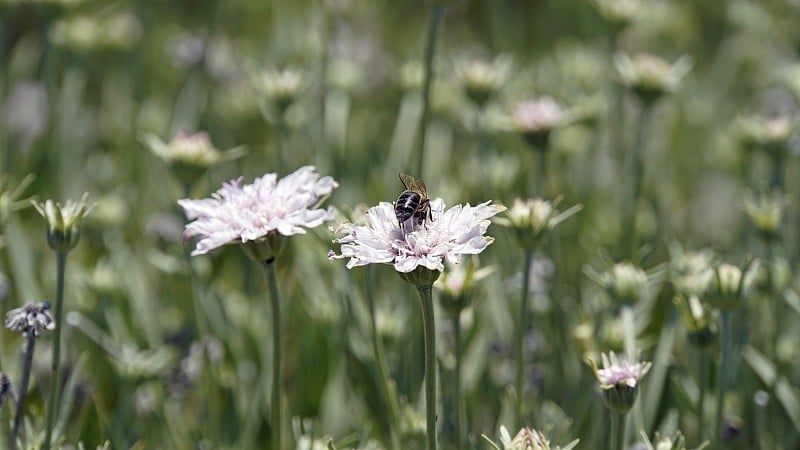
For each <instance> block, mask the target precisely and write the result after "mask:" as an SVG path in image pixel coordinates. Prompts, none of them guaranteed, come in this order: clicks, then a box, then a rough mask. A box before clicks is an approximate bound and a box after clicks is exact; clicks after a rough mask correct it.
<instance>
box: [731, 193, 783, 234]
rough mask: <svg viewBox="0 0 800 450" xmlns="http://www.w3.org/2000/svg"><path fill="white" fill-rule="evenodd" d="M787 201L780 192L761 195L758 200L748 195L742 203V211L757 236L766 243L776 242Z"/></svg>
mask: <svg viewBox="0 0 800 450" xmlns="http://www.w3.org/2000/svg"><path fill="white" fill-rule="evenodd" d="M786 203H787V199H786V197H784V196H783V195H782V194H781V193H780V192H773V193H772V194H770V195H766V194H763V195H761V196H759V197H758V198H756V197H753V196H752V195H749V196H747V197H745V198H744V201H743V202H742V209H744V212H745V214H746V215H747V217H748V218H749V219H750V221H751V222H752V223H753V226H755V228H756V230H757V231H758V234H759V235H760V236H761V237H762V238H763V239H764V240H765V241H767V242H770V241H773V240H776V239H778V238H779V237H780V234H781V224H782V221H783V214H784V210H785V209H786Z"/></svg>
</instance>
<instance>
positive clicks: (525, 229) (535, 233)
mask: <svg viewBox="0 0 800 450" xmlns="http://www.w3.org/2000/svg"><path fill="white" fill-rule="evenodd" d="M559 201H560V198H557V199H556V200H554V201H552V202H551V201H548V200H543V199H540V198H533V199H528V200H521V199H518V198H517V199H515V200H514V205H513V206H512V207H511V208H510V209H509V210H508V212H507V213H506V216H507V217H506V218H505V220H503V219H496V220H497V221H498V223H500V224H502V225H505V226H509V227H512V228H513V229H514V231H515V232H516V234H517V238H518V240H519V243H520V245H521V246H522V247H523V248H527V249H534V248H536V247H538V246H539V245H540V244H541V243H542V241H543V240H544V238H545V237H546V236H547V234H548V233H549V232H550V231H551V230H552V229H553V228H555V227H556V225H558V224H559V223H561V222H563V221H564V220H566V219H568V218H570V217H571V216H573V215H574V214H576V213H577V212H578V211H580V210H581V209H582V206H581V205H575V206H573V207H571V208H569V209H568V210H566V211H564V212H560V211H558V210H557V209H555V207H556V206H557V205H558V203H559Z"/></svg>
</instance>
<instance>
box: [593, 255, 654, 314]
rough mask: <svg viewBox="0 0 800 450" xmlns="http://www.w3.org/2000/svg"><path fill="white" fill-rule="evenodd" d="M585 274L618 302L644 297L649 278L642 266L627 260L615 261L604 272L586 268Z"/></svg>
mask: <svg viewBox="0 0 800 450" xmlns="http://www.w3.org/2000/svg"><path fill="white" fill-rule="evenodd" d="M586 274H587V275H588V276H589V277H590V278H592V279H593V280H594V281H595V282H596V283H597V284H599V285H600V286H601V287H602V288H603V289H605V290H606V291H607V292H608V294H609V295H610V296H611V297H612V298H613V299H614V300H615V301H616V302H618V303H620V304H630V303H634V302H636V301H637V300H639V299H641V298H642V297H644V296H645V295H646V294H647V292H648V289H649V283H650V279H649V277H648V275H647V272H645V271H644V270H643V269H642V268H640V267H638V266H635V265H633V264H632V263H629V262H620V263H616V264H614V265H613V266H611V268H609V269H608V270H607V271H606V272H604V273H597V272H595V271H594V270H593V269H590V268H587V269H586Z"/></svg>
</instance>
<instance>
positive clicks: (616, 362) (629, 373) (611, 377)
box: [592, 352, 653, 389]
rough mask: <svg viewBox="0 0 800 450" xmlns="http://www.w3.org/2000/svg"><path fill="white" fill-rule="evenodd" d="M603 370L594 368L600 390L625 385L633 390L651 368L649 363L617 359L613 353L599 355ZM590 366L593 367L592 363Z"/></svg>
mask: <svg viewBox="0 0 800 450" xmlns="http://www.w3.org/2000/svg"><path fill="white" fill-rule="evenodd" d="M601 358H602V362H603V368H602V369H601V368H597V367H594V370H595V376H596V378H597V381H598V382H599V383H600V388H601V389H611V388H613V387H615V386H621V385H625V386H628V387H630V388H635V387H636V386H637V385H638V384H639V381H640V380H641V379H642V378H643V377H644V376H645V374H646V373H647V372H648V371H649V370H650V367H652V365H653V364H652V363H650V362H641V361H636V360H634V362H631V361H628V360H627V359H619V358H617V355H616V354H615V353H614V352H610V353H608V354H605V353H603V354H602V355H601ZM592 365H594V364H593V363H592Z"/></svg>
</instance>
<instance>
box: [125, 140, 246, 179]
mask: <svg viewBox="0 0 800 450" xmlns="http://www.w3.org/2000/svg"><path fill="white" fill-rule="evenodd" d="M141 140H142V143H144V145H145V146H146V147H147V148H149V149H150V151H152V152H153V153H154V154H155V155H156V156H158V157H159V158H161V159H162V160H164V162H166V163H167V164H169V165H170V166H171V167H172V168H173V170H174V171H175V174H176V176H177V177H178V179H179V180H180V181H181V182H184V183H192V182H194V181H195V180H196V179H197V178H198V177H199V176H200V175H201V174H202V173H203V172H205V170H206V169H208V168H209V167H212V166H214V165H216V164H219V163H220V162H223V161H228V160H231V159H235V158H238V157H240V156H242V155H244V149H243V148H242V147H235V148H232V149H229V150H226V151H224V152H221V151H219V150H217V148H216V147H214V144H213V143H212V142H211V138H210V137H209V135H208V133H206V132H203V131H201V132H197V133H189V132H188V131H180V132H179V133H178V134H176V135H175V136H174V137H173V138H172V140H170V141H169V142H168V143H166V142H163V141H162V140H161V139H159V138H158V137H156V136H155V135H153V134H150V133H143V134H142V135H141Z"/></svg>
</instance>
